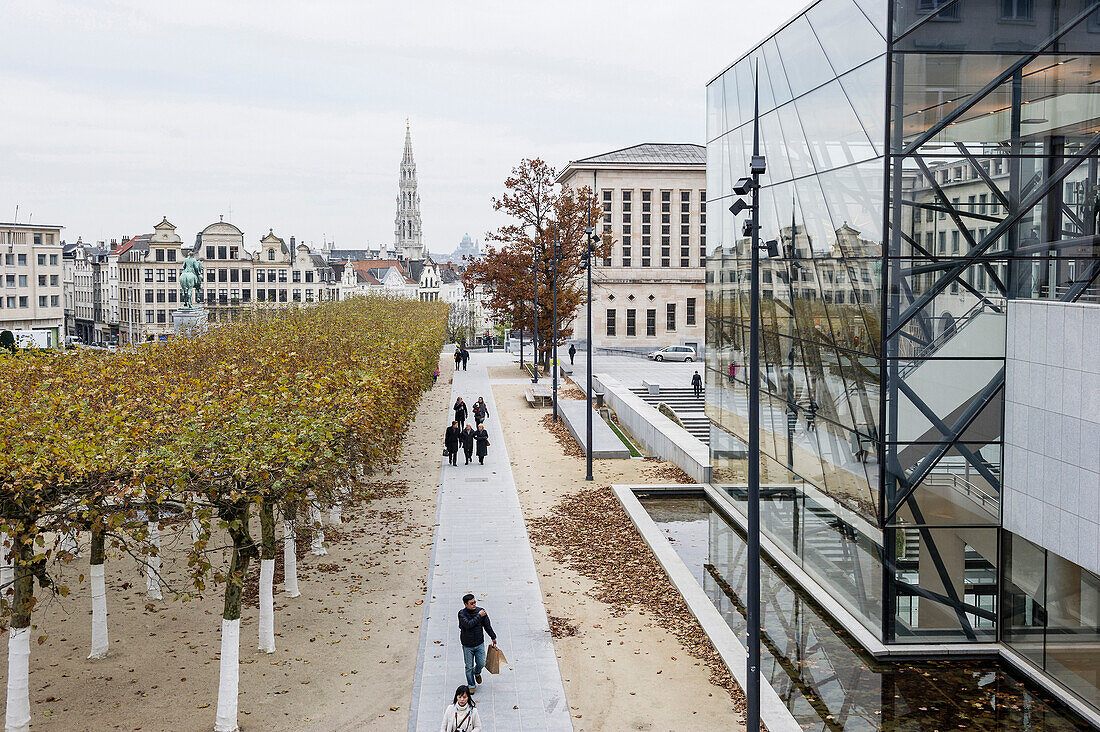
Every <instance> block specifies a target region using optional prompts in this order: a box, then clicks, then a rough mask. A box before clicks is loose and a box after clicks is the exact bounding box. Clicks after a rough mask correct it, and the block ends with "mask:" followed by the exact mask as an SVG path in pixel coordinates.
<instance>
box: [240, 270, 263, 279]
mask: <svg viewBox="0 0 1100 732" xmlns="http://www.w3.org/2000/svg"><path fill="white" fill-rule="evenodd" d="M251 281H252V270H250V269H242V270H241V282H251ZM256 281H257V282H259V281H260V278H259V277H256Z"/></svg>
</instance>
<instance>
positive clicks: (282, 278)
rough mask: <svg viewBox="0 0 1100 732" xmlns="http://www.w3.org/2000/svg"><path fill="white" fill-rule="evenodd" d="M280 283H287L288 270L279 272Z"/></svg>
mask: <svg viewBox="0 0 1100 732" xmlns="http://www.w3.org/2000/svg"><path fill="white" fill-rule="evenodd" d="M279 282H286V270H285V269H280V270H279Z"/></svg>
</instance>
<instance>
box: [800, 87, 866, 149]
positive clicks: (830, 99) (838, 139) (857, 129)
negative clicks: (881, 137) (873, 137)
mask: <svg viewBox="0 0 1100 732" xmlns="http://www.w3.org/2000/svg"><path fill="white" fill-rule="evenodd" d="M795 105H796V107H797V108H798V116H799V118H800V119H801V120H802V127H803V129H804V130H805V132H806V139H807V141H809V143H810V153H811V155H812V156H813V160H814V166H815V167H816V168H817V170H819V171H823V170H828V169H830V168H836V167H838V166H841V165H847V164H849V163H857V162H860V161H862V160H867V159H868V158H873V157H875V155H876V151H875V147H874V145H872V144H871V141H870V139H869V138H868V137H867V132H866V131H865V130H864V128H863V125H862V124H860V121H859V119H858V118H857V117H856V114H855V112H854V111H853V109H852V105H851V104H850V103H849V102H848V97H847V96H845V94H844V90H843V89H842V88H841V86H840V82H838V81H833V82H830V83H828V84H826V85H825V86H822V87H820V88H818V89H816V90H815V91H813V92H811V93H809V94H806V95H805V96H803V97H801V98H799V99H796V100H795Z"/></svg>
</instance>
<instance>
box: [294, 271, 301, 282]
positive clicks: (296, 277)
mask: <svg viewBox="0 0 1100 732" xmlns="http://www.w3.org/2000/svg"><path fill="white" fill-rule="evenodd" d="M293 275H294V276H293V277H291V280H292V281H294V282H301V281H302V272H301V271H300V270H297V269H296V270H294V273H293Z"/></svg>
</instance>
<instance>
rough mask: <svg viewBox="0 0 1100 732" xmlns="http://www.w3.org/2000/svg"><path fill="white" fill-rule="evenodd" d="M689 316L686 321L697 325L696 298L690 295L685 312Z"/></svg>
mask: <svg viewBox="0 0 1100 732" xmlns="http://www.w3.org/2000/svg"><path fill="white" fill-rule="evenodd" d="M684 317H685V318H687V320H686V323H687V324H688V325H695V298H694V297H689V298H688V301H687V312H686V313H685V314H684Z"/></svg>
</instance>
